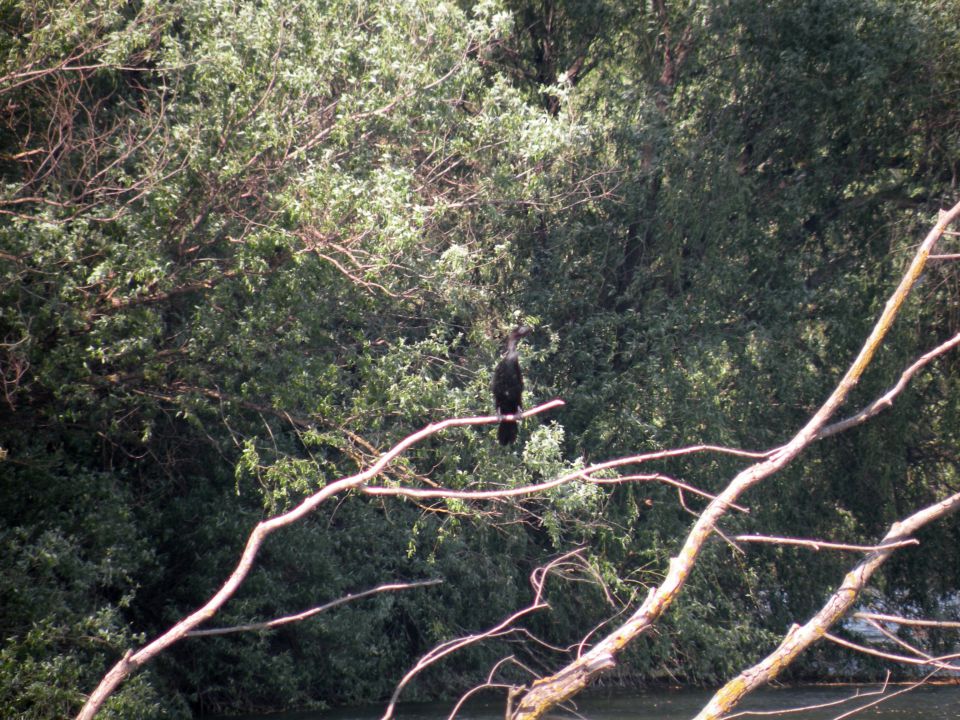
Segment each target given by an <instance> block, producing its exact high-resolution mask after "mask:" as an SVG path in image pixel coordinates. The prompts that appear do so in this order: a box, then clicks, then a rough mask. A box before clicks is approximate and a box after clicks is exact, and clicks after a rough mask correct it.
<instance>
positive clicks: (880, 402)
mask: <svg viewBox="0 0 960 720" xmlns="http://www.w3.org/2000/svg"><path fill="white" fill-rule="evenodd" d="M957 345H960V333H957V334H956V335H954V336H953V337H952V338H950V339H949V340H947V341H946V342H945V343H942V344H940V345H937V347H935V348H934V349H933V350H930V351H929V352H927V353H925V354H924V355H921V356H920V358H919V359H918V360H917V361H916V362H915V363H913V365H911V366H910V367H908V368H907V369H906V370H904V371H903V374H902V375H901V376H900V379H899V380H898V381H897V384H896V385H894V386H893V387H892V388H890V389H889V390H888V391H887V392H886V393H884V394H883V395H882V396H881V397H879V398H877V399H876V400H874V401H873V402H872V403H870V404H869V405H867V407H865V408H864V409H863V410H861V411H860V412H858V413H857V414H856V415H853V416H851V417H848V418H847V419H846V420H841V421H840V422H835V423H833V424H832V425H828V426H827V427H825V428H823V430H821V431H820V433H819V434H818V435H817V439H823V438H826V437H830V436H831V435H836V434H837V433H840V432H843V431H844V430H847V429H849V428H851V427H853V426H854V425H859V424H860V423H862V422H865V421H867V420H869V419H870V418H872V417H873V416H874V415H876V414H877V413H879V412H880V411H882V410H885V409H887V408H888V407H890V406H891V405H893V399H894V398H895V397H896V396H897V395H899V394H900V392H901V391H902V390H903V389H904V388H905V387H906V386H907V383H909V382H910V380H911V379H912V378H913V376H914V375H916V374H917V372H918V371H919V370H920V369H921V368H923V367H924V366H925V365H927V364H928V363H929V362H930V361H931V360H933V359H934V358H936V357H939V356H940V355H943V354H944V353H946V352H948V351H949V350H952V349H953V348H955V347H956V346H957Z"/></svg>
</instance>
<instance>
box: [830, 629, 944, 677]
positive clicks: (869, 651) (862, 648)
mask: <svg viewBox="0 0 960 720" xmlns="http://www.w3.org/2000/svg"><path fill="white" fill-rule="evenodd" d="M823 637H824V638H826V639H827V640H829V641H830V642H832V643H835V644H837V645H840V646H841V647H845V648H847V649H849V650H856V651H857V652H859V653H863V654H864V655H873V656H875V657H879V658H883V659H884V660H893V661H894V662H898V663H907V664H908V665H932V666H934V667H936V668H937V669H938V670H950V671H953V672H956V671H958V670H960V665H951V664H949V663H947V662H945V661H946V660H954V659H956V658H957V657H960V655H957V654H956V653H953V654H951V655H944V656H942V657H936V658H935V657H931V656H925V657H921V658H915V657H910V656H908V655H897V654H896V653H888V652H883V651H882V650H877V649H876V648H872V647H867V646H866V645H861V644H860V643H855V642H851V641H850V640H844V639H843V638H842V637H837V636H836V635H833V634H832V633H828V632H825V633H824V634H823ZM911 649H912V650H913V651H914V652H916V653H917V654H922V653H920V651H919V650H916V649H915V648H911Z"/></svg>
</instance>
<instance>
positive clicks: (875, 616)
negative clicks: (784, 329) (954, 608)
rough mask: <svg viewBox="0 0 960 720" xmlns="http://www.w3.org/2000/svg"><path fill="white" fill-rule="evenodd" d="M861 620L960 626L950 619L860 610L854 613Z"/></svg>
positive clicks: (920, 625)
mask: <svg viewBox="0 0 960 720" xmlns="http://www.w3.org/2000/svg"><path fill="white" fill-rule="evenodd" d="M853 616H854V617H855V618H860V619H861V620H877V621H879V622H888V623H896V624H897V625H916V626H918V627H938V628H960V622H952V621H950V620H920V619H918V618H905V617H900V616H899V615H884V614H882V613H873V612H858V613H854V615H853Z"/></svg>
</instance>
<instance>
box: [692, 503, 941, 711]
mask: <svg viewBox="0 0 960 720" xmlns="http://www.w3.org/2000/svg"><path fill="white" fill-rule="evenodd" d="M957 510H960V493H957V494H955V495H951V496H950V497H948V498H947V499H946V500H942V501H941V502H938V503H936V504H934V505H930V506H928V507H925V508H924V509H923V510H920V511H919V512H916V513H914V514H913V515H911V516H910V517H908V518H906V519H905V520H903V521H902V522H895V523H894V524H893V525H892V526H891V527H890V530H889V532H887V534H886V536H885V537H884V538H883V541H882V542H881V543H880V546H881V547H883V548H884V549H882V550H876V551H874V552H872V553H870V555H868V556H867V557H866V558H864V559H863V561H862V562H860V563H859V564H858V565H857V566H856V567H855V568H854V569H853V570H851V571H850V572H849V573H847V576H846V577H845V578H844V579H843V583H842V584H841V585H840V588H839V589H838V590H837V591H836V592H835V593H834V594H833V595H832V596H831V597H830V599H829V600H827V602H826V604H825V605H824V606H823V608H822V609H821V610H820V612H818V613H817V614H816V615H814V616H813V617H812V618H811V619H810V620H809V621H807V623H806V624H805V625H803V626H798V625H794V626H793V627H792V628H790V630H789V631H788V632H787V635H786V637H785V638H784V639H783V641H782V642H781V643H780V646H779V647H777V649H776V650H774V651H773V652H772V653H771V654H770V655H768V656H767V657H766V658H764V659H763V660H762V661H760V662H759V663H757V664H756V665H754V666H753V667H752V668H749V669H747V670H744V671H743V672H742V673H740V674H739V675H738V676H737V677H736V678H734V679H733V680H730V681H729V682H728V683H727V684H726V685H724V686H723V687H722V688H721V689H720V690H718V691H717V693H716V694H715V695H714V696H713V698H711V700H710V702H709V703H707V705H706V706H705V707H704V708H703V710H701V711H700V714H698V715H697V717H696V719H695V720H717V719H718V718H720V717H723V716H725V715H726V714H727V713H728V712H729V711H730V709H731V708H733V707H734V706H736V704H737V703H738V702H739V701H740V699H741V698H743V697H744V696H745V695H746V694H747V693H749V692H752V691H753V690H755V689H756V688H758V687H760V686H761V685H765V684H767V683H768V682H770V681H771V680H773V679H774V678H776V677H777V675H779V674H780V672H781V671H782V670H783V669H784V668H786V667H788V666H789V665H790V663H792V662H793V661H794V660H795V659H796V657H797V656H798V655H799V654H800V653H801V652H803V651H804V650H806V649H807V648H808V647H810V646H811V645H813V644H814V643H815V642H817V641H818V640H820V639H821V638H822V637H824V636H825V635H826V632H827V628H829V627H830V626H831V625H833V624H834V623H835V622H837V621H838V620H840V619H841V618H842V617H843V616H844V615H846V614H847V611H848V610H849V609H850V608H851V606H852V605H853V603H854V602H855V601H856V599H857V597H858V596H859V594H860V592H861V591H862V590H863V588H864V587H865V586H866V584H867V582H868V581H869V580H870V577H871V576H872V575H873V573H874V572H876V570H877V569H878V568H879V567H880V566H881V565H883V563H884V562H886V560H887V558H889V557H890V556H891V555H893V553H894V548H891V547H889V545H891V544H892V543H898V542H901V541H902V540H905V539H907V538H909V536H910V535H912V534H913V533H915V532H916V531H917V530H919V529H920V528H921V527H923V526H924V525H927V524H928V523H931V522H933V521H934V520H939V519H940V518H942V517H944V516H946V515H949V514H950V513H953V512H956V511H957ZM831 639H832V638H831Z"/></svg>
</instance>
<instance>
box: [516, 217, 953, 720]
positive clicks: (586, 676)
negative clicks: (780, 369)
mask: <svg viewBox="0 0 960 720" xmlns="http://www.w3.org/2000/svg"><path fill="white" fill-rule="evenodd" d="M958 216H960V203H958V204H957V205H955V206H954V207H953V208H951V210H950V211H949V212H943V211H941V212H940V214H939V217H938V219H937V222H936V224H935V225H934V227H933V229H932V230H930V232H929V233H928V234H927V237H926V238H925V239H924V241H923V242H922V243H921V244H920V246H919V248H918V249H917V252H916V254H915V255H914V257H913V260H912V261H911V263H910V265H909V267H908V268H907V270H906V272H905V273H904V275H903V277H902V278H901V280H900V283H899V285H898V286H897V288H896V290H895V291H894V292H893V294H892V295H891V296H890V298H889V300H888V301H887V304H886V306H885V307H884V310H883V312H882V313H881V315H880V318H879V319H878V320H877V322H876V324H875V325H874V327H873V330H872V331H871V332H870V335H869V336H868V338H867V340H866V341H865V342H864V345H863V347H862V348H861V350H860V352H859V354H858V355H857V357H856V359H855V360H854V361H853V363H852V365H851V366H850V368H849V369H848V370H847V372H846V373H845V374H844V376H843V378H842V379H841V380H840V382H839V383H838V384H837V386H836V388H835V389H834V391H833V392H832V393H831V394H830V397H828V398H827V400H826V401H825V402H824V403H823V405H822V406H821V407H820V409H819V410H818V411H817V412H816V413H815V414H814V415H813V417H812V418H810V420H809V421H808V422H807V424H806V425H805V426H804V427H803V428H802V429H801V430H800V431H799V432H798V433H797V434H796V435H795V436H794V437H793V439H792V440H790V442H789V443H787V444H786V445H784V446H783V447H781V448H779V449H777V450H776V451H774V452H773V453H771V454H770V455H769V456H768V457H766V459H764V460H762V461H761V462H758V463H756V464H754V465H752V466H750V467H748V468H746V469H745V470H743V471H742V472H740V473H739V474H738V475H737V476H736V477H735V478H734V479H733V480H732V481H731V482H730V483H729V485H727V487H726V489H725V490H724V491H723V492H722V493H721V494H720V495H718V496H717V498H716V499H715V500H713V501H712V502H711V503H710V504H709V505H708V506H707V508H706V509H705V510H704V511H703V513H702V514H701V516H700V518H699V519H698V520H697V522H696V523H695V524H694V527H693V529H692V530H691V531H690V533H689V534H688V535H687V539H686V541H685V542H684V545H683V548H682V549H681V551H680V553H679V554H678V555H677V556H676V557H675V558H673V559H672V560H671V561H670V567H669V570H668V571H667V574H666V577H665V578H664V581H663V584H661V585H660V586H659V587H657V588H653V589H652V590H651V592H650V594H649V595H648V596H647V598H646V599H645V600H644V602H643V603H642V604H641V606H640V607H639V608H638V609H637V610H636V611H635V612H634V613H633V615H631V616H630V617H629V618H628V619H627V620H626V622H624V623H623V624H622V625H621V626H620V627H619V628H617V629H615V630H614V631H613V632H612V633H610V634H609V635H607V636H606V637H605V638H603V639H602V640H601V641H599V642H598V643H597V644H596V645H595V646H594V647H593V648H592V649H591V650H590V651H589V652H587V653H585V654H584V655H583V656H581V657H580V658H578V659H577V660H575V661H574V662H572V663H570V664H569V665H567V666H566V667H565V668H563V669H561V670H559V671H558V672H557V673H555V674H554V675H552V676H550V677H547V678H543V679H541V680H538V681H536V682H535V683H533V684H532V685H531V686H530V687H529V688H528V689H527V691H526V693H524V694H522V696H521V697H520V699H519V702H518V703H517V705H516V707H515V708H513V709H512V712H511V713H510V715H509V718H510V719H511V720H538V719H539V718H540V717H542V716H543V715H544V714H545V713H546V712H548V711H549V710H550V709H551V708H552V707H555V706H556V705H558V704H560V703H562V702H564V701H565V700H567V699H569V698H571V697H572V696H573V695H575V694H577V693H578V692H580V691H581V690H583V688H585V687H586V686H587V684H588V683H589V682H590V681H591V680H592V679H593V678H594V677H596V676H597V675H598V674H599V672H600V670H601V669H603V668H605V667H609V666H610V665H609V663H606V662H598V661H599V660H601V659H605V658H611V659H612V658H613V657H615V655H616V654H617V653H619V652H620V651H621V650H623V649H624V648H625V647H626V646H627V645H628V644H629V643H630V642H631V641H632V640H633V639H634V638H636V637H637V636H639V635H640V634H642V633H643V632H646V631H647V630H648V629H649V628H650V627H651V626H652V625H653V623H654V622H656V621H657V620H658V619H659V618H660V616H661V615H662V614H663V613H664V612H665V611H666V609H667V608H668V607H669V606H670V605H671V604H672V603H673V601H674V600H675V599H676V597H677V595H678V594H679V592H680V590H681V589H682V587H683V585H684V584H685V582H686V580H687V578H688V577H689V575H690V573H691V572H692V570H693V566H694V564H695V563H696V560H697V557H698V555H699V554H700V551H701V550H702V549H703V546H704V544H705V543H706V541H707V539H708V538H709V536H710V535H711V534H712V533H713V531H714V528H715V527H716V524H717V522H718V521H719V520H720V518H722V517H723V516H724V515H725V514H726V513H727V510H728V509H729V508H730V504H731V503H733V502H735V501H736V499H737V498H738V497H739V496H740V495H741V494H742V493H744V492H745V491H747V490H748V489H749V488H751V487H753V486H754V485H756V484H757V483H759V482H761V481H762V480H764V479H765V478H767V477H769V476H771V475H773V474H774V473H776V472H778V471H780V470H781V469H783V468H784V467H786V466H787V465H788V464H789V463H790V462H791V461H792V460H793V459H794V458H796V457H797V456H798V455H799V454H800V453H801V452H802V451H803V450H804V449H805V448H806V447H807V446H808V445H809V444H810V443H811V442H813V441H814V440H815V439H816V438H817V436H818V434H819V433H820V431H821V429H822V428H823V427H824V425H825V424H826V422H827V420H829V418H830V417H831V416H832V415H833V414H834V413H835V412H836V411H837V409H838V408H839V407H840V406H841V404H842V403H843V402H844V401H845V400H846V398H847V396H848V395H849V393H850V391H851V390H852V389H853V387H854V386H855V385H856V384H857V383H858V382H859V380H860V378H861V376H862V375H863V373H864V371H865V370H866V368H867V366H868V365H869V364H870V361H871V360H872V359H873V356H874V354H875V353H876V351H877V349H878V348H879V347H880V344H881V343H882V341H883V339H884V337H885V336H886V334H887V332H888V331H889V330H890V327H891V325H892V324H893V321H894V319H895V318H896V316H897V314H898V313H899V310H900V307H901V306H902V304H903V302H904V300H905V299H906V297H907V295H908V294H909V292H910V290H911V289H912V287H913V285H914V284H915V283H916V281H917V280H918V278H919V277H920V273H921V272H922V270H923V267H924V265H925V264H926V260H927V257H928V256H929V255H930V253H931V251H932V249H933V247H934V245H935V244H936V242H937V240H939V239H940V236H941V235H942V234H943V232H944V231H945V230H946V229H947V227H948V226H949V225H950V224H951V223H952V222H953V221H954V220H956V218H957V217H958ZM897 539H899V538H897ZM883 552H887V553H889V552H891V551H889V550H887V551H883ZM875 555H876V554H874V555H871V556H870V557H871V558H872V557H875ZM741 685H742V686H743V687H742V688H741V690H740V692H739V695H737V696H736V698H735V699H733V700H732V702H731V703H729V704H723V705H722V707H723V708H724V709H729V708H730V707H732V706H733V704H735V702H736V701H737V700H738V699H739V697H742V695H743V694H745V693H746V692H747V689H746V683H745V682H743V681H741ZM731 692H732V691H731ZM718 706H719V705H718ZM704 717H715V715H704Z"/></svg>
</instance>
